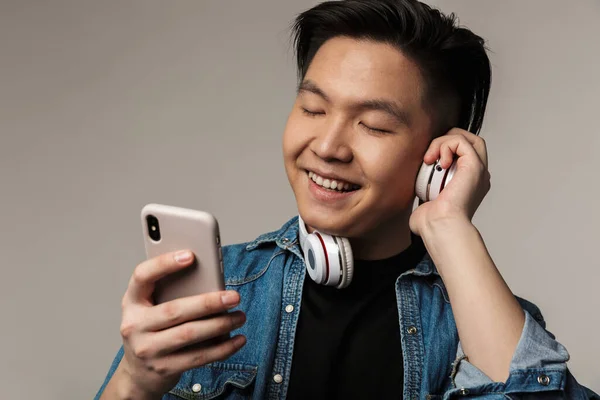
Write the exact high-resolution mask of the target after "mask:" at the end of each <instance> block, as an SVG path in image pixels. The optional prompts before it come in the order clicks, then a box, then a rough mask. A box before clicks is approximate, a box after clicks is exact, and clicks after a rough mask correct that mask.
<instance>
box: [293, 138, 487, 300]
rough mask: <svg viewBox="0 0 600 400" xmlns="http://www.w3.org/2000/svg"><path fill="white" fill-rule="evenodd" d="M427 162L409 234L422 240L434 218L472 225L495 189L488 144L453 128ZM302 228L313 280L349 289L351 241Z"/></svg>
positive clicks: (435, 145)
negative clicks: (420, 237)
mask: <svg viewBox="0 0 600 400" xmlns="http://www.w3.org/2000/svg"><path fill="white" fill-rule="evenodd" d="M423 159H424V162H423V164H422V165H421V169H420V170H419V173H418V175H417V179H416V183H415V192H416V195H417V197H418V198H419V200H420V205H419V207H418V208H417V209H416V210H415V211H414V212H413V214H412V215H411V218H410V229H411V230H412V231H413V232H414V233H415V234H417V235H420V233H421V232H422V226H423V224H424V223H426V222H427V221H429V220H430V219H431V218H444V217H449V216H451V217H454V218H468V219H469V220H470V219H471V218H472V217H473V215H474V214H475V210H476V209H477V207H478V206H479V204H480V203H481V201H482V200H483V198H484V197H485V195H486V194H487V192H488V191H489V189H490V174H489V172H488V170H487V148H486V145H485V141H484V140H483V139H481V138H480V137H479V136H477V135H475V134H473V133H470V132H467V131H465V130H463V129H459V128H454V129H452V130H450V131H449V132H448V133H447V134H446V135H444V136H440V137H438V138H436V139H434V140H433V141H432V142H431V144H430V146H429V148H428V150H427V152H426V153H425V156H424V158H423ZM459 170H460V171H461V172H460V173H458V171H459ZM463 171H464V172H463ZM455 176H458V179H454V178H455ZM450 181H453V182H454V183H453V185H452V186H453V187H454V189H452V190H451V191H446V192H444V193H443V194H442V190H443V189H444V188H445V187H447V186H448V185H449V184H450ZM433 200H436V201H433ZM449 213H450V214H452V215H448V214H449ZM299 224H300V246H301V248H302V250H303V252H304V260H305V263H306V267H307V271H308V274H309V276H310V277H311V279H313V280H314V281H315V282H317V283H320V284H324V285H328V286H335V287H336V288H338V289H341V288H344V287H347V286H348V285H349V284H350V283H351V282H352V276H353V271H354V260H353V256H352V248H351V247H350V242H349V241H348V239H346V238H342V237H338V236H332V235H327V234H324V233H321V232H318V231H315V232H313V233H308V232H307V230H306V226H305V224H304V221H303V220H302V218H299Z"/></svg>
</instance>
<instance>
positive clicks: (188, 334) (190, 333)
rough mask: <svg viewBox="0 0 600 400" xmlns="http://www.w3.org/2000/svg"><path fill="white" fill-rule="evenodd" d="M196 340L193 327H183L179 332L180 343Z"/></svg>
mask: <svg viewBox="0 0 600 400" xmlns="http://www.w3.org/2000/svg"><path fill="white" fill-rule="evenodd" d="M194 338H195V332H194V329H192V327H190V326H182V327H180V329H179V332H177V340H178V341H179V342H180V343H183V344H185V343H189V342H191V341H192V340H194Z"/></svg>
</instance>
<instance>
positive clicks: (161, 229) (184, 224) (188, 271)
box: [141, 204, 225, 304]
mask: <svg viewBox="0 0 600 400" xmlns="http://www.w3.org/2000/svg"><path fill="white" fill-rule="evenodd" d="M141 216H142V226H143V232H144V244H145V247H146V257H147V258H153V257H156V256H158V255H160V254H163V253H167V252H171V251H177V250H183V249H189V250H191V251H192V252H193V253H194V257H195V261H194V263H193V264H192V265H190V266H189V267H187V268H184V269H183V270H181V271H178V272H175V273H173V274H170V275H168V276H166V277H164V278H162V279H160V280H159V281H158V282H157V283H156V288H155V290H154V304H160V303H164V302H166V301H170V300H174V299H176V298H180V297H186V296H194V295H198V294H202V293H207V292H215V291H220V290H225V279H224V276H223V253H222V251H221V238H220V235H219V224H218V222H217V219H216V218H215V217H214V216H213V215H212V214H210V213H208V212H204V211H196V210H190V209H186V208H180V207H173V206H167V205H161V204H148V205H146V206H144V208H142V215H141Z"/></svg>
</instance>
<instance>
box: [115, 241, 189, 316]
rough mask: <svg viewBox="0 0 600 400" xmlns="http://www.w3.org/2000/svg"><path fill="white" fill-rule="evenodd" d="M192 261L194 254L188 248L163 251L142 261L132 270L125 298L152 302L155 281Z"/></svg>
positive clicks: (137, 301)
mask: <svg viewBox="0 0 600 400" xmlns="http://www.w3.org/2000/svg"><path fill="white" fill-rule="evenodd" d="M193 261H194V254H193V253H192V252H191V251H189V250H182V251H179V252H172V253H165V254H162V255H160V256H158V257H154V258H151V259H149V260H146V261H144V262H143V263H141V264H140V265H138V266H137V267H136V268H135V270H134V271H133V274H132V275H131V279H130V280H129V286H128V288H127V293H126V296H125V298H126V299H127V300H128V301H131V302H134V303H145V304H152V302H151V297H152V293H153V292H154V287H155V284H156V281H158V280H159V279H161V278H164V277H165V276H167V275H169V274H171V273H173V272H177V271H179V270H181V269H183V268H185V267H188V266H190V265H191V264H192V262H193Z"/></svg>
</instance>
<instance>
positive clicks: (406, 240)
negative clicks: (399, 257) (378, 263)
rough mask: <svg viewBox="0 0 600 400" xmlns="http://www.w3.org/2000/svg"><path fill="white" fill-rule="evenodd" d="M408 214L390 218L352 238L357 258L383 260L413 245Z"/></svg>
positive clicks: (353, 249)
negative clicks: (362, 234)
mask: <svg viewBox="0 0 600 400" xmlns="http://www.w3.org/2000/svg"><path fill="white" fill-rule="evenodd" d="M409 218H410V214H408V215H404V214H403V215H400V216H399V217H398V218H393V219H390V220H388V221H387V222H386V223H384V224H381V225H379V226H378V227H376V228H375V229H374V230H373V231H371V232H369V233H367V234H365V235H364V236H361V237H358V238H350V239H349V240H350V245H351V246H352V252H353V254H354V258H355V259H359V260H381V259H385V258H389V257H392V256H395V255H396V254H399V253H401V252H402V251H404V250H406V249H407V248H408V247H409V246H410V245H411V232H410V228H409V223H408V221H409Z"/></svg>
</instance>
